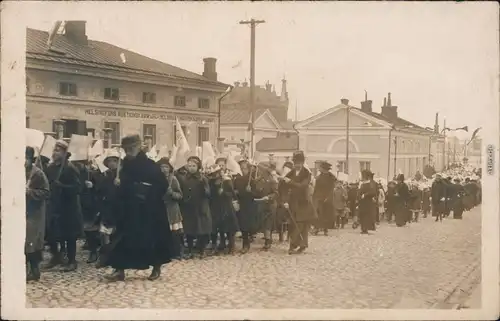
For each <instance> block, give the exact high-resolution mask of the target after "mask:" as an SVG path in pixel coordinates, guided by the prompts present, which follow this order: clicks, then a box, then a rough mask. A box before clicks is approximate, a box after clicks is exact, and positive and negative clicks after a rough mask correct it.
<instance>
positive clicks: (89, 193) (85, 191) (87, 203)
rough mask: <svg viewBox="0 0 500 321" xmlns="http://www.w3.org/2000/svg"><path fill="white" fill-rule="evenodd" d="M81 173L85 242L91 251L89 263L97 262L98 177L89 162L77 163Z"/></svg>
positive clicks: (81, 201)
mask: <svg viewBox="0 0 500 321" xmlns="http://www.w3.org/2000/svg"><path fill="white" fill-rule="evenodd" d="M75 166H76V167H77V168H78V170H79V173H80V182H83V185H82V193H81V194H80V204H81V207H82V217H83V229H84V231H85V240H86V242H87V245H88V249H89V257H88V259H87V263H94V262H96V261H97V250H98V248H99V216H98V215H97V214H98V212H99V210H98V207H97V187H96V185H97V180H98V178H97V175H98V173H97V172H96V171H94V170H92V169H90V168H89V167H90V166H89V165H88V163H87V162H75Z"/></svg>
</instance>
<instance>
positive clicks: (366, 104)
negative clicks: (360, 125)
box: [361, 90, 373, 113]
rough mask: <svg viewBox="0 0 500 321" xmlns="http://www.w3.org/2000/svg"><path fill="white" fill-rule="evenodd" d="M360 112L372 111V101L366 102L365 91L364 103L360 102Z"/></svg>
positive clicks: (366, 94)
mask: <svg viewBox="0 0 500 321" xmlns="http://www.w3.org/2000/svg"><path fill="white" fill-rule="evenodd" d="M361 111H364V112H365V113H371V112H372V111H373V110H372V101H371V100H368V93H367V92H366V90H365V101H362V102H361Z"/></svg>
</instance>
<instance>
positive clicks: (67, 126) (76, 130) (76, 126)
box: [52, 119, 87, 138]
mask: <svg viewBox="0 0 500 321" xmlns="http://www.w3.org/2000/svg"><path fill="white" fill-rule="evenodd" d="M61 120H63V121H64V124H63V137H64V138H70V137H71V135H73V134H76V135H87V122H86V121H84V120H78V119H61ZM52 131H53V132H54V133H56V134H57V126H56V121H55V120H54V121H52Z"/></svg>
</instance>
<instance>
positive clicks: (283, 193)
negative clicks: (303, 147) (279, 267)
mask: <svg viewBox="0 0 500 321" xmlns="http://www.w3.org/2000/svg"><path fill="white" fill-rule="evenodd" d="M292 169H293V163H292V162H285V163H284V164H283V171H282V175H281V176H286V175H287V174H288V173H289V172H290V171H291V170H292ZM288 193H289V188H288V186H287V184H286V183H285V181H283V180H279V182H278V196H277V199H276V205H277V208H276V216H275V221H274V230H275V231H277V232H278V240H279V241H280V242H283V241H284V233H285V232H286V231H287V229H288V223H287V220H288V210H287V209H286V208H284V204H285V203H288Z"/></svg>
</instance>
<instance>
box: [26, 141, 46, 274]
mask: <svg viewBox="0 0 500 321" xmlns="http://www.w3.org/2000/svg"><path fill="white" fill-rule="evenodd" d="M34 154H35V151H34V149H33V148H32V147H26V153H25V155H26V161H25V163H24V168H25V169H26V242H25V247H24V251H25V255H26V266H27V268H28V269H29V271H28V273H27V276H26V279H27V281H38V280H39V279H40V268H39V264H40V262H41V260H42V250H43V245H44V241H45V239H44V238H45V205H46V204H45V202H46V201H47V200H48V199H49V197H50V189H49V181H48V180H47V177H46V176H45V174H44V173H43V171H42V170H41V169H39V168H38V167H36V166H35V165H34V164H33V158H34V156H35V155H34Z"/></svg>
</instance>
